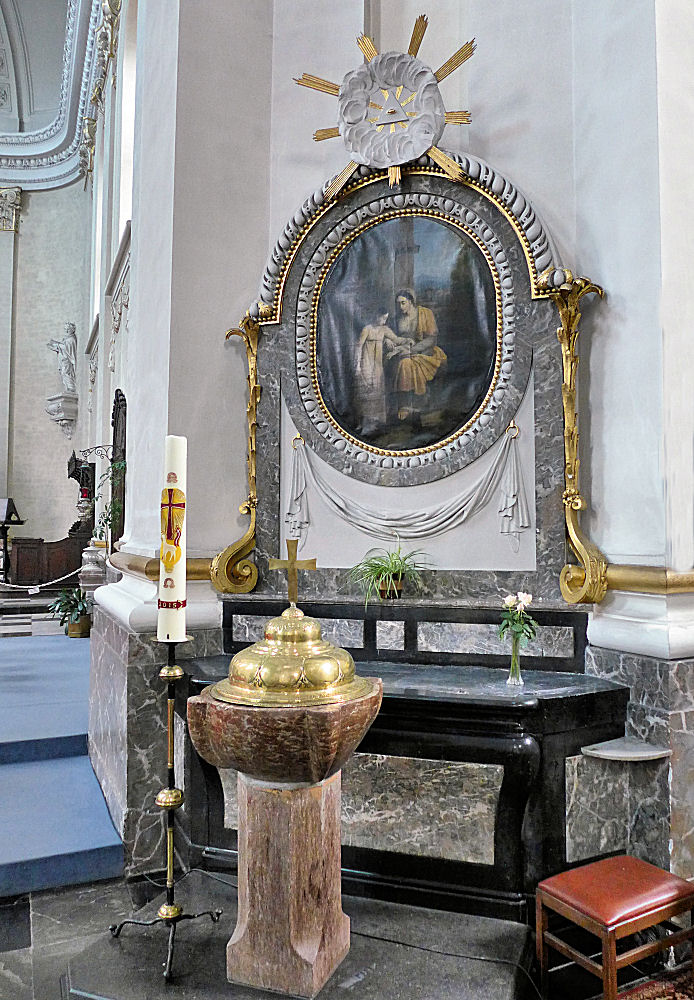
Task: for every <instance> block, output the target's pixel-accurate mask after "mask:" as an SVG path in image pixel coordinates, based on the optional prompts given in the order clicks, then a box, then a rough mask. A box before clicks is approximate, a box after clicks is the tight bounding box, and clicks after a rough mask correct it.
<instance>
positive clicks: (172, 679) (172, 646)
mask: <svg viewBox="0 0 694 1000" xmlns="http://www.w3.org/2000/svg"><path fill="white" fill-rule="evenodd" d="M190 638H191V637H190V636H186V639H185V641H186V642H189V641H190ZM155 641H156V642H164V643H165V644H166V646H168V661H167V664H166V666H164V667H162V668H161V670H160V671H159V676H160V678H161V679H162V680H164V681H167V704H166V707H167V725H166V733H167V775H168V780H167V784H166V788H162V789H161V791H160V792H159V793H158V794H157V797H156V799H155V801H156V804H157V805H158V806H159V807H160V808H161V809H164V810H166V902H165V903H162V904H161V906H160V907H159V909H158V910H157V915H156V917H154V919H152V920H135V919H132V918H131V919H129V920H121V922H120V923H119V924H111V926H110V928H109V930H110V931H111V934H112V935H113V937H114V938H117V937H118V935H119V934H120V932H121V931H122V930H123V927H125V925H126V924H136V925H137V926H139V927H151V926H152V925H153V924H159V923H163V924H165V925H166V926H167V927H168V928H169V946H168V949H167V953H166V962H165V963H164V979H166V980H169V979H170V978H171V967H172V965H173V953H174V938H175V936H176V927H177V925H178V924H179V923H180V922H181V921H182V920H197V919H198V917H210V918H211V920H212V922H213V923H217V921H218V920H219V918H220V917H221V915H222V911H221V910H203V911H202V912H201V913H184V912H183V907H182V906H181V905H180V904H179V903H177V902H176V901H175V898H174V894H175V882H174V813H175V811H176V810H177V809H179V808H180V807H181V806H182V805H183V792H182V791H181V789H180V788H176V774H175V767H174V703H175V699H176V681H179V680H180V679H181V677H183V671H182V670H181V668H180V667H179V666H178V665H177V664H176V662H175V660H176V646H177V645H178V644H177V643H176V642H169V641H168V640H161V639H157V640H155Z"/></svg>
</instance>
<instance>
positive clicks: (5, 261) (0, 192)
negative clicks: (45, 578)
mask: <svg viewBox="0 0 694 1000" xmlns="http://www.w3.org/2000/svg"><path fill="white" fill-rule="evenodd" d="M20 199H21V191H20V189H19V188H0V203H1V204H0V497H6V496H7V491H8V472H9V462H10V392H11V387H12V370H11V366H12V316H13V310H14V255H15V244H16V241H17V226H18V220H19V208H20Z"/></svg>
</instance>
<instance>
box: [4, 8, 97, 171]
mask: <svg viewBox="0 0 694 1000" xmlns="http://www.w3.org/2000/svg"><path fill="white" fill-rule="evenodd" d="M100 19H101V4H100V2H99V0H0V186H10V185H17V186H19V187H21V188H26V189H32V188H33V189H36V188H46V187H56V186H60V185H62V184H66V183H69V182H70V181H71V180H74V179H75V178H76V177H77V176H78V175H79V172H80V162H79V145H80V141H81V138H82V118H83V116H84V115H85V114H86V113H87V112H86V108H87V103H88V100H89V83H90V77H91V71H92V66H93V62H94V48H95V30H96V27H97V25H98V23H99V22H100Z"/></svg>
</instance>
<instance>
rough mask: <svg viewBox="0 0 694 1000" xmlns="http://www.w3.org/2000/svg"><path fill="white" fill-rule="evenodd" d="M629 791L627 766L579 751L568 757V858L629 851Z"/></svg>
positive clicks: (574, 859) (581, 859) (569, 860)
mask: <svg viewBox="0 0 694 1000" xmlns="http://www.w3.org/2000/svg"><path fill="white" fill-rule="evenodd" d="M628 841H629V791H628V776H627V771H626V766H625V765H624V764H623V763H622V762H621V761H612V760H600V759H598V758H596V757H584V756H583V755H582V754H577V755H576V756H575V757H567V758H566V860H567V862H573V861H583V860H584V859H585V858H591V857H594V856H595V855H596V854H605V853H608V852H610V851H626V849H627V845H628Z"/></svg>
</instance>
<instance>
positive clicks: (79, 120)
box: [0, 0, 102, 190]
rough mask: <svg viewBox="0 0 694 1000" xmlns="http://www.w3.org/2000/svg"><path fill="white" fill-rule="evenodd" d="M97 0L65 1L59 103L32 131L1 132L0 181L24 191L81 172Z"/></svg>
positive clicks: (98, 9)
mask: <svg viewBox="0 0 694 1000" xmlns="http://www.w3.org/2000/svg"><path fill="white" fill-rule="evenodd" d="M101 20H102V4H101V2H100V0H68V6H67V20H66V30H65V47H64V50H63V73H62V79H61V88H60V107H59V109H58V114H57V115H56V117H55V119H54V120H53V122H51V124H50V125H47V126H46V127H45V128H43V129H40V130H38V131H35V132H24V133H19V134H16V135H15V134H12V135H0V183H5V184H11V183H17V184H19V185H21V187H22V188H24V189H28V190H31V189H37V188H47V187H59V186H61V185H63V184H68V183H69V182H70V181H73V180H75V179H76V178H77V177H78V176H79V175H80V173H81V172H82V171H83V166H82V162H81V159H80V144H81V142H82V139H83V119H84V118H85V117H88V116H90V107H89V102H90V100H91V96H92V78H93V76H94V68H95V54H96V32H97V28H98V26H99V24H100V23H101Z"/></svg>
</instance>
